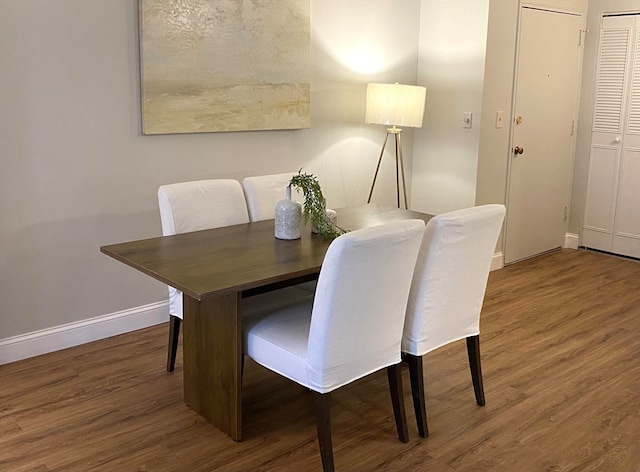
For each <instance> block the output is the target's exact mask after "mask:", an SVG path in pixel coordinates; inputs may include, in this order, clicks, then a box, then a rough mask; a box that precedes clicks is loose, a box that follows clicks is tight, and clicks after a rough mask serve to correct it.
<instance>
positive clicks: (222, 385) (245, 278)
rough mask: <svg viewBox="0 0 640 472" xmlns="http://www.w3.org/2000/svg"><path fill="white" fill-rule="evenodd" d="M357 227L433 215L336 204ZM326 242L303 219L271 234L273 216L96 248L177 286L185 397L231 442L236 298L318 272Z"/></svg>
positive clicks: (235, 405) (238, 419)
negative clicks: (287, 232)
mask: <svg viewBox="0 0 640 472" xmlns="http://www.w3.org/2000/svg"><path fill="white" fill-rule="evenodd" d="M336 213H337V224H338V226H340V227H342V228H344V229H345V230H348V231H351V230H357V229H360V228H365V227H369V226H375V225H379V224H384V223H389V222H393V221H398V220H404V219H411V218H417V219H421V220H423V221H425V222H427V221H428V220H429V219H430V218H431V217H432V215H428V214H425V213H420V212H416V211H412V210H406V209H400V208H395V207H384V206H378V205H375V204H366V205H361V206H355V207H346V208H340V209H337V210H336ZM330 243H331V241H330V240H326V239H322V238H321V237H320V236H318V235H317V234H314V233H312V232H311V229H310V225H308V224H307V225H305V228H304V229H303V231H302V237H301V238H300V239H295V240H281V239H276V238H275V236H274V220H273V219H271V220H264V221H258V222H252V223H246V224H240V225H234V226H226V227H221V228H215V229H208V230H202V231H194V232H188V233H181V234H176V235H172V236H162V237H156V238H150V239H143V240H138V241H130V242H123V243H117V244H110V245H105V246H102V247H100V251H101V252H102V253H104V254H106V255H108V256H110V257H112V258H114V259H116V260H118V261H120V262H122V263H124V264H126V265H128V266H130V267H133V268H134V269H137V270H139V271H141V272H143V273H144V274H147V275H148V276H150V277H152V278H154V279H156V280H158V281H160V282H162V283H164V284H166V285H170V286H172V287H175V288H176V289H178V290H180V291H182V293H183V294H184V296H183V305H184V310H183V326H184V327H183V342H182V344H183V389H184V402H185V403H186V404H187V405H188V406H189V407H190V408H192V409H193V410H195V411H196V412H197V413H199V414H200V415H202V416H203V417H204V418H206V419H207V420H208V421H209V422H210V423H212V424H213V425H214V426H215V427H217V428H218V429H220V430H221V431H223V432H224V433H226V434H227V435H229V436H230V437H231V438H232V439H233V440H235V441H240V440H241V439H242V408H241V407H242V356H243V350H242V300H243V298H245V297H248V296H252V295H254V294H257V293H261V292H265V291H269V290H275V289H278V288H281V287H284V286H288V285H293V284H297V283H301V282H305V281H308V280H312V279H314V278H317V276H318V274H319V272H320V268H321V267H322V261H323V259H324V256H325V253H326V251H327V248H328V247H329V244H330Z"/></svg>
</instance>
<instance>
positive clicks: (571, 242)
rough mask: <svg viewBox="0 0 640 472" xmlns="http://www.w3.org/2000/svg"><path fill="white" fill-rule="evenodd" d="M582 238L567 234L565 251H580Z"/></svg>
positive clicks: (565, 236)
mask: <svg viewBox="0 0 640 472" xmlns="http://www.w3.org/2000/svg"><path fill="white" fill-rule="evenodd" d="M579 242H580V237H579V236H578V235H577V234H574V233H566V234H565V235H564V247H565V249H578V246H579Z"/></svg>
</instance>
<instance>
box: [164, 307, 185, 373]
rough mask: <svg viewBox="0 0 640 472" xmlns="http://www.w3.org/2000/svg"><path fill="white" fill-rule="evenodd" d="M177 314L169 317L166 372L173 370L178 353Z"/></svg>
mask: <svg viewBox="0 0 640 472" xmlns="http://www.w3.org/2000/svg"><path fill="white" fill-rule="evenodd" d="M181 321H182V320H181V319H180V318H178V317H177V316H173V315H171V316H170V317H169V349H168V351H167V372H173V369H174V368H175V366H176V354H177V353H178V338H179V337H180V322H181Z"/></svg>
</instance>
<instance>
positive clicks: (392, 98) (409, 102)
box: [365, 83, 427, 208]
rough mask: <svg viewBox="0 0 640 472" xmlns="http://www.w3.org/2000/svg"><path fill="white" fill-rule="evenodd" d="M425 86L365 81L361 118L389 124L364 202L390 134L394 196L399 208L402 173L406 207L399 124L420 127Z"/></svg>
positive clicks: (370, 121)
mask: <svg viewBox="0 0 640 472" xmlns="http://www.w3.org/2000/svg"><path fill="white" fill-rule="evenodd" d="M426 93H427V89H426V88H424V87H419V86H416V85H401V84H398V83H395V84H369V85H368V86H367V107H366V108H367V111H366V116H365V122H366V123H371V124H381V125H387V126H389V125H391V128H387V134H386V136H385V138H384V142H383V143H382V150H381V151H380V157H379V158H378V165H377V167H376V173H375V174H374V176H373V183H372V184H371V191H370V192H369V199H368V200H367V203H370V202H371V196H372V195H373V188H374V187H375V185H376V179H377V178H378V171H379V170H380V163H381V162H382V156H383V155H384V149H385V147H386V146H387V140H388V139H389V135H393V136H394V139H395V145H396V198H397V202H398V208H400V176H401V175H402V190H403V195H404V207H405V208H407V187H406V184H405V180H404V161H403V160H402V141H401V140H400V134H401V133H402V128H400V127H401V126H402V127H407V126H408V127H410V128H420V127H421V126H422V117H423V115H424V101H425V96H426Z"/></svg>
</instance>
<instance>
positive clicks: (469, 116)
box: [462, 111, 473, 128]
mask: <svg viewBox="0 0 640 472" xmlns="http://www.w3.org/2000/svg"><path fill="white" fill-rule="evenodd" d="M472 120H473V113H471V112H470V111H466V112H464V115H463V117H462V121H463V123H464V124H463V125H462V127H463V128H471V122H472Z"/></svg>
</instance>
